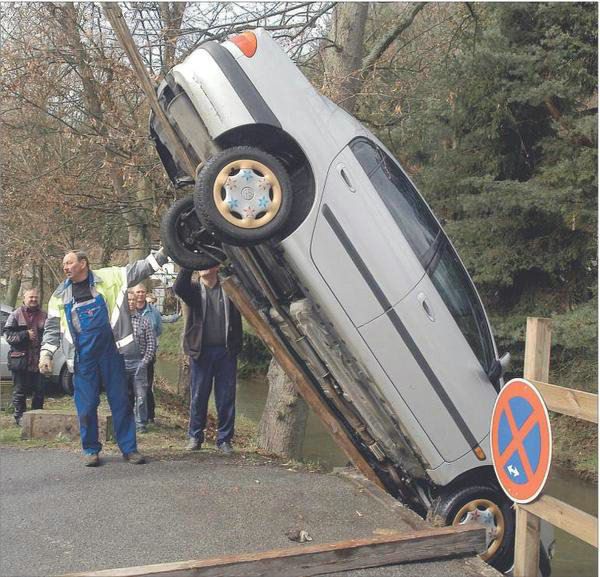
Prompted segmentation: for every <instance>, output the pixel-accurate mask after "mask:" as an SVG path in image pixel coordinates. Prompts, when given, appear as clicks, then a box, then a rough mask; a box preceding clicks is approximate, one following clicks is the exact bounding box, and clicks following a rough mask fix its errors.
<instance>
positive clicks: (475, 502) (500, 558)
mask: <svg viewBox="0 0 600 577" xmlns="http://www.w3.org/2000/svg"><path fill="white" fill-rule="evenodd" d="M428 517H429V519H430V520H431V522H432V523H433V524H434V525H453V526H455V527H456V526H458V525H464V524H467V523H476V524H478V525H481V526H483V527H485V530H486V550H485V551H484V552H483V553H481V558H482V559H483V560H484V561H487V562H488V563H489V564H490V565H492V566H493V567H495V568H496V569H498V570H499V571H507V570H508V569H510V567H511V566H512V564H513V559H514V544H515V514H514V511H513V509H512V501H509V500H508V498H507V497H506V496H505V495H504V494H503V493H502V491H501V490H500V489H497V490H496V489H494V488H493V487H489V486H487V485H469V486H463V487H459V488H458V489H454V490H453V491H452V490H451V491H447V492H445V493H443V494H442V495H440V496H439V497H438V498H437V499H435V500H434V502H433V504H432V505H431V509H430V511H429V515H428Z"/></svg>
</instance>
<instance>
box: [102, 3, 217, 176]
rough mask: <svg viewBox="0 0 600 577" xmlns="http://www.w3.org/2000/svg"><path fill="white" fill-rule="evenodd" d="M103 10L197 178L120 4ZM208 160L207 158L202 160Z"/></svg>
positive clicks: (175, 146) (173, 144) (107, 5)
mask: <svg viewBox="0 0 600 577" xmlns="http://www.w3.org/2000/svg"><path fill="white" fill-rule="evenodd" d="M101 4H102V9H103V10H104V14H106V18H107V19H108V21H109V22H110V25H111V26H112V29H113V30H114V32H115V34H116V35H117V39H118V40H119V43H120V44H121V47H122V48H123V50H125V52H126V54H127V57H128V58H129V62H130V63H131V66H132V67H133V70H134V72H135V75H136V76H137V79H138V81H139V83H140V85H141V87H142V90H143V91H144V93H145V94H146V97H147V98H148V100H149V102H150V107H151V108H152V111H153V112H154V114H155V115H156V118H157V119H158V121H159V122H160V124H161V126H162V128H163V130H164V131H165V135H166V137H167V140H168V141H169V146H170V148H171V150H172V151H173V152H174V154H175V156H176V157H177V158H178V159H179V160H180V161H181V163H182V165H183V167H184V168H185V170H186V172H187V173H188V175H189V176H191V177H192V178H195V177H196V167H195V166H194V163H193V162H192V160H191V159H190V157H189V156H188V154H187V151H186V150H185V148H184V147H183V145H182V143H181V141H180V140H179V136H177V133H176V132H175V130H174V129H173V127H172V126H171V124H170V123H169V121H168V119H167V117H166V115H165V113H164V112H163V109H162V108H161V107H160V104H159V103H158V98H157V97H156V87H155V86H154V84H153V82H152V80H150V76H149V75H148V71H147V70H146V67H145V66H144V63H143V62H142V58H141V56H140V53H139V52H138V49H137V46H136V45H135V42H134V41H133V38H132V37H131V33H130V32H129V28H128V27H127V24H126V23H125V19H124V18H123V13H122V12H121V9H120V8H119V4H118V3H116V2H115V3H109V2H102V3H101ZM209 141H210V139H209ZM202 160H203V161H204V160H206V159H205V158H203V159H202Z"/></svg>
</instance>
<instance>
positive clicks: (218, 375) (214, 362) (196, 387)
mask: <svg viewBox="0 0 600 577" xmlns="http://www.w3.org/2000/svg"><path fill="white" fill-rule="evenodd" d="M192 273H193V271H191V270H187V269H182V270H181V271H180V273H179V274H178V275H177V279H176V280H175V284H174V285H173V290H174V291H175V294H176V295H177V296H178V297H180V298H181V300H183V302H184V303H185V304H187V305H188V307H189V308H190V312H189V315H188V318H187V321H186V325H185V333H184V339H183V348H184V352H185V353H186V354H187V355H189V356H190V358H191V379H190V422H189V430H188V435H189V441H188V444H187V446H186V449H188V450H190V451H194V450H198V449H200V448H201V446H202V443H203V442H204V429H205V427H206V415H207V412H208V399H209V397H210V393H211V390H212V387H213V381H214V387H215V405H216V407H217V416H218V421H219V423H218V429H217V449H219V450H220V451H222V452H223V453H225V454H229V453H231V452H232V451H233V449H232V447H231V439H232V437H233V432H234V423H235V388H236V376H237V375H236V373H237V355H238V353H239V352H240V350H241V348H242V317H241V315H240V313H239V312H238V310H237V309H236V308H235V306H234V305H233V303H232V302H231V301H230V300H229V298H228V297H227V295H226V294H225V292H224V291H223V288H222V287H221V285H220V283H219V277H218V274H217V273H218V267H213V268H211V269H208V270H201V271H200V272H199V275H200V282H197V281H192Z"/></svg>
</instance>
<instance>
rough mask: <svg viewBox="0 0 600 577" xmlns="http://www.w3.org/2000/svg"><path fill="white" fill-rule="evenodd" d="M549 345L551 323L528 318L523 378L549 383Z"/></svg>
mask: <svg viewBox="0 0 600 577" xmlns="http://www.w3.org/2000/svg"><path fill="white" fill-rule="evenodd" d="M551 344H552V321H551V320H550V319H539V318H533V317H528V318H527V334H526V336H525V365H524V367H523V376H524V377H525V378H526V379H532V380H534V381H543V382H545V383H548V382H549V379H548V377H549V374H550V347H551Z"/></svg>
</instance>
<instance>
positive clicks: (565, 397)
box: [531, 379, 598, 423]
mask: <svg viewBox="0 0 600 577" xmlns="http://www.w3.org/2000/svg"><path fill="white" fill-rule="evenodd" d="M531 383H532V384H534V385H535V386H536V388H537V390H538V391H539V392H540V394H541V395H542V398H543V399H544V402H545V403H546V406H547V407H548V409H549V410H550V411H554V412H556V413H561V414H563V415H569V416H570V417H576V418H577V419H583V420H585V421H590V422H591V423H597V422H598V395H596V394H594V393H587V392H585V391H578V390H576V389H569V388H567V387H561V386H559V385H551V384H549V383H544V382H543V381H536V380H535V379H531Z"/></svg>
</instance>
